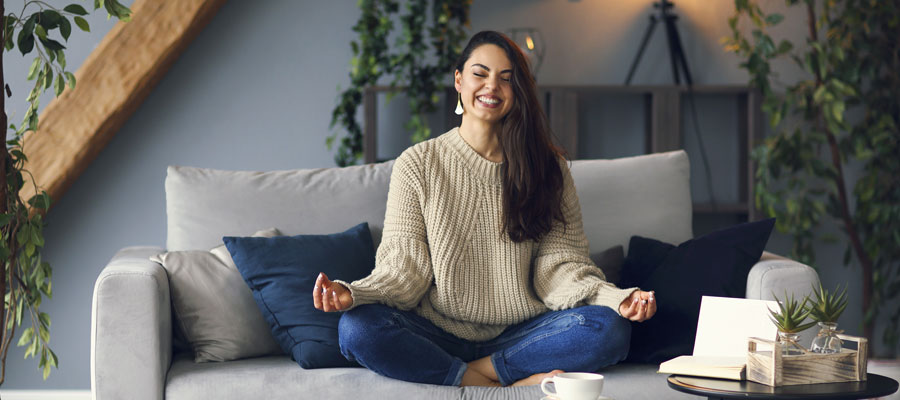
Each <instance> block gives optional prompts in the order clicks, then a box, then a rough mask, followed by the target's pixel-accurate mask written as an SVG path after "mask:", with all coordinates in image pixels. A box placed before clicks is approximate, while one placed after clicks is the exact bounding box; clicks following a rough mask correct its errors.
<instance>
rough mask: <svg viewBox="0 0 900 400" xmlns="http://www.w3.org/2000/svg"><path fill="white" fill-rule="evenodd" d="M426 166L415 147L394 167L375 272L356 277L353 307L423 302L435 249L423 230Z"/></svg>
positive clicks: (405, 307)
mask: <svg viewBox="0 0 900 400" xmlns="http://www.w3.org/2000/svg"><path fill="white" fill-rule="evenodd" d="M424 188H425V185H424V167H423V163H422V162H421V159H419V158H417V157H416V154H415V152H414V151H411V150H407V151H406V152H404V153H403V154H402V155H401V156H400V157H398V158H397V161H396V162H394V167H393V170H392V172H391V183H390V187H389V189H388V201H387V209H386V211H385V215H384V234H383V236H382V239H381V244H380V245H379V246H378V251H377V252H376V253H375V269H374V270H372V273H371V274H370V275H369V276H367V277H365V278H362V279H359V280H356V281H354V282H352V283H349V284H348V283H346V282H343V281H337V280H336V281H335V282H339V283H341V284H343V285H345V286H347V288H349V289H350V294H351V295H352V297H353V307H356V306H360V305H363V304H370V303H382V304H385V305H388V306H391V307H394V308H398V309H401V310H409V309H412V308H413V307H415V306H416V305H418V304H419V301H420V300H421V299H422V296H424V295H425V293H426V291H427V290H428V288H429V287H430V286H431V283H432V279H433V276H434V275H433V272H432V268H431V255H430V252H429V249H428V243H427V241H426V236H425V221H424V218H423V216H422V210H423V207H424V205H425V195H426V193H425V192H424Z"/></svg>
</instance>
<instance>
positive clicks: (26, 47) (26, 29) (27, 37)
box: [16, 14, 37, 56]
mask: <svg viewBox="0 0 900 400" xmlns="http://www.w3.org/2000/svg"><path fill="white" fill-rule="evenodd" d="M35 15H36V14H34V15H32V16H31V17H30V18H28V20H27V21H25V24H24V25H23V27H22V30H21V31H19V38H18V40H16V43H17V44H18V45H19V51H20V52H22V55H23V56H24V55H26V54H28V53H31V50H33V49H34V34H33V33H34V21H35V19H36V18H37V17H36V16H35Z"/></svg>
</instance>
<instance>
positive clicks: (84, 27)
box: [73, 17, 91, 32]
mask: <svg viewBox="0 0 900 400" xmlns="http://www.w3.org/2000/svg"><path fill="white" fill-rule="evenodd" d="M73 19H74V20H75V25H78V28H79V29H81V30H83V31H85V32H90V31H91V26H90V25H89V24H88V22H87V20H86V19H84V18H81V17H75V18H73Z"/></svg>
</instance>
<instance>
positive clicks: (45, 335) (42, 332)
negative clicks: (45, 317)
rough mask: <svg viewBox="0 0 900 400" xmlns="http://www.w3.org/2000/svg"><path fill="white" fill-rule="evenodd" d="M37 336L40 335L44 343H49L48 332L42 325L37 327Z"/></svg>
mask: <svg viewBox="0 0 900 400" xmlns="http://www.w3.org/2000/svg"><path fill="white" fill-rule="evenodd" d="M38 334H40V336H41V340H43V341H44V343H50V331H49V330H47V328H46V327H44V325H38Z"/></svg>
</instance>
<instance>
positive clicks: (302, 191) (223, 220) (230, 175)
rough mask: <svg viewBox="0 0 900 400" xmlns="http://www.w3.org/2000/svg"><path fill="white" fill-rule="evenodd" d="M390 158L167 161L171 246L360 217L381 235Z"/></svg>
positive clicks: (330, 225)
mask: <svg viewBox="0 0 900 400" xmlns="http://www.w3.org/2000/svg"><path fill="white" fill-rule="evenodd" d="M393 165H394V163H393V161H388V162H385V163H380V164H369V165H362V166H354V167H347V168H319V169H302V170H291V171H270V172H251V171H223V170H215V169H207V168H193V167H169V169H168V175H167V176H166V220H167V237H166V247H167V248H168V250H169V251H173V250H200V249H206V250H209V249H211V248H213V247H215V246H218V245H220V244H222V236H250V235H252V234H253V233H254V232H256V231H258V230H260V229H267V228H278V229H279V230H280V231H281V232H282V233H284V234H285V235H299V234H304V233H305V234H328V233H335V232H342V231H344V230H346V229H349V228H351V227H353V226H354V225H356V224H359V223H361V222H363V221H366V222H368V223H369V228H370V230H371V231H372V238H373V239H374V240H375V243H376V244H377V243H380V241H381V232H382V230H383V228H384V211H385V206H386V204H387V191H388V183H389V182H390V178H391V167H392V166H393Z"/></svg>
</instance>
